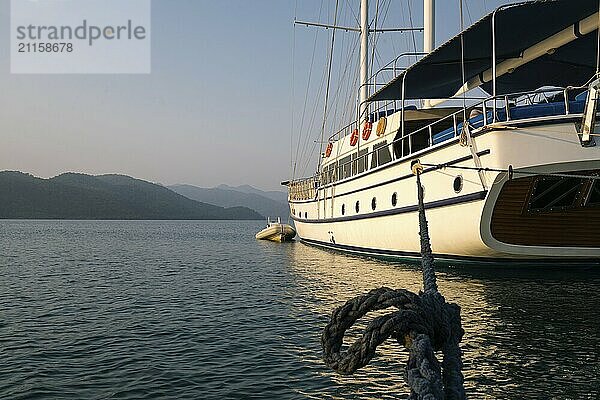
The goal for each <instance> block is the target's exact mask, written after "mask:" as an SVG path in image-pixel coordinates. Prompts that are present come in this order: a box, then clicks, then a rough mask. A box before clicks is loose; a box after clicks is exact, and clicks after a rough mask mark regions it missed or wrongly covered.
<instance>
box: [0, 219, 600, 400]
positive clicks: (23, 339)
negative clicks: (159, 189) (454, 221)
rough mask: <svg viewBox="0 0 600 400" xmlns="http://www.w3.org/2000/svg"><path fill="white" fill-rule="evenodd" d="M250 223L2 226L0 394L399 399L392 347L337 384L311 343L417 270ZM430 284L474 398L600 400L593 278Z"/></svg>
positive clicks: (413, 282) (599, 301) (513, 277)
mask: <svg viewBox="0 0 600 400" xmlns="http://www.w3.org/2000/svg"><path fill="white" fill-rule="evenodd" d="M259 227H260V224H258V223H254V222H179V221H172V222H144V221H138V222H118V221H106V222H86V221H81V222H69V221H0V241H1V243H2V244H3V246H2V248H0V272H1V274H2V280H0V398H1V399H4V398H6V399H55V398H56V399H65V398H66V399H82V398H85V399H150V398H151V399H157V398H158V399H160V398H164V399H198V398H202V399H248V398H252V399H300V398H306V399H336V400H337V399H392V398H394V399H396V398H406V393H407V392H408V389H407V387H406V386H405V384H404V380H403V366H404V362H405V361H406V352H404V351H402V349H400V348H398V346H397V345H395V344H394V343H387V344H385V345H383V346H381V347H380V348H379V349H378V355H377V357H376V358H375V359H374V360H373V362H372V364H371V365H369V366H367V367H365V368H364V369H363V370H361V371H359V372H358V373H356V374H355V375H354V376H339V375H337V374H335V373H333V372H331V371H330V370H328V369H327V368H326V367H325V366H324V365H323V362H322V361H321V349H320V342H319V340H320V333H321V329H322V328H323V326H324V325H325V324H326V323H327V320H328V317H329V315H330V313H331V311H332V310H333V308H334V307H336V306H338V305H340V304H342V303H343V302H344V301H345V300H347V299H349V298H351V297H354V296H355V295H357V294H359V293H362V292H364V291H366V290H369V289H371V288H374V287H378V286H382V285H385V286H390V287H398V288H407V289H410V290H413V291H418V290H419V289H420V285H421V275H420V272H419V270H418V269H417V268H415V267H414V266H403V265H397V264H392V263H388V262H383V261H378V260H371V259H364V258H356V257H349V256H345V255H341V254H337V253H332V252H326V251H322V250H319V249H315V248H311V247H307V246H304V245H302V244H300V243H293V244H283V245H277V244H272V243H265V242H257V241H255V240H254V239H253V233H254V232H255V231H256V230H257V229H258V228H259ZM439 285H440V290H441V291H442V292H443V293H444V295H445V296H446V297H447V298H448V299H449V300H451V301H455V302H458V303H459V304H460V305H461V307H462V317H463V326H464V328H465V331H466V335H465V338H464V341H463V344H462V349H463V351H464V364H465V370H464V372H465V377H466V386H467V391H468V394H469V397H470V398H477V399H479V398H481V399H515V398H519V399H548V398H551V399H597V398H600V381H599V378H598V377H599V376H600V355H599V354H600V351H599V347H600V325H599V324H598V322H597V321H598V320H599V319H600V298H599V296H597V293H598V292H599V289H600V273H599V272H598V271H593V270H587V271H566V272H561V271H553V272H548V271H543V270H533V271H531V270H529V271H525V272H522V271H519V270H507V271H504V270H499V269H495V270H480V269H464V268H460V269H459V268H447V269H444V270H442V271H441V272H440V276H439ZM366 322H367V321H364V322H361V323H362V326H364V324H366ZM359 333H360V331H359V329H354V330H352V332H350V337H349V338H348V340H351V339H352V338H353V337H356V335H358V334H359Z"/></svg>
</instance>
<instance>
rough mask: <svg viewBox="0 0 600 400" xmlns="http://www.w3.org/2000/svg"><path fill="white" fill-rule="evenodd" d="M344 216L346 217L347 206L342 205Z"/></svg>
mask: <svg viewBox="0 0 600 400" xmlns="http://www.w3.org/2000/svg"><path fill="white" fill-rule="evenodd" d="M342 215H346V205H345V204H342Z"/></svg>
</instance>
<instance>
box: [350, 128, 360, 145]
mask: <svg viewBox="0 0 600 400" xmlns="http://www.w3.org/2000/svg"><path fill="white" fill-rule="evenodd" d="M358 136H359V133H358V128H356V129H354V130H353V131H352V135H351V136H350V146H356V143H358Z"/></svg>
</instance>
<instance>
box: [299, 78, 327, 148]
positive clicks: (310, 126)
mask: <svg viewBox="0 0 600 400" xmlns="http://www.w3.org/2000/svg"><path fill="white" fill-rule="evenodd" d="M325 79H326V71H325V70H323V76H322V77H321V83H320V84H319V90H318V91H317V95H316V96H315V99H320V98H321V94H322V93H323V88H324V86H325ZM320 104H321V103H320V102H319V101H315V102H314V106H313V108H312V114H311V117H310V122H309V124H308V125H307V127H306V132H307V134H306V139H305V140H304V145H303V147H302V153H300V158H301V159H303V158H304V156H305V154H306V150H307V149H308V146H309V144H310V142H311V137H312V136H311V134H310V132H312V131H313V130H317V129H315V120H316V117H317V110H318V108H319V106H320ZM317 131H318V130H317Z"/></svg>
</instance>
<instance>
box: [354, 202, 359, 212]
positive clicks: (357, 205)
mask: <svg viewBox="0 0 600 400" xmlns="http://www.w3.org/2000/svg"><path fill="white" fill-rule="evenodd" d="M354 208H355V209H356V212H357V213H358V212H359V211H360V202H359V201H357V202H356V206H355V207H354Z"/></svg>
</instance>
